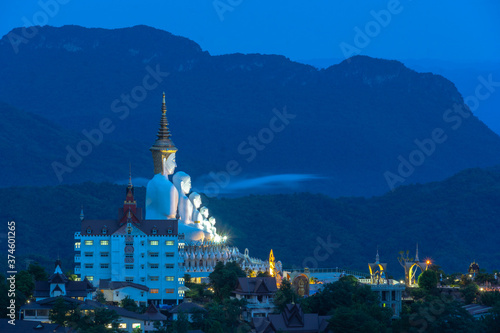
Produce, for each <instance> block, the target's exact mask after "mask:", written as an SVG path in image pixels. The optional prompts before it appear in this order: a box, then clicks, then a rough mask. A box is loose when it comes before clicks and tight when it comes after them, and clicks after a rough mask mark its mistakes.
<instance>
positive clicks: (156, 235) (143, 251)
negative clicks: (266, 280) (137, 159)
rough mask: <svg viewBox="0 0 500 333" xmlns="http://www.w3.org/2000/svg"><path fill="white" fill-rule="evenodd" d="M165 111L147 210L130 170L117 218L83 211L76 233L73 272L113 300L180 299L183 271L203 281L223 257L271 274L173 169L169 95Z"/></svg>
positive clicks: (168, 301) (155, 146)
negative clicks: (225, 231) (232, 239)
mask: <svg viewBox="0 0 500 333" xmlns="http://www.w3.org/2000/svg"><path fill="white" fill-rule="evenodd" d="M161 111H162V114H161V120H160V127H159V130H158V133H157V139H156V141H155V142H154V144H153V146H152V147H151V148H150V151H151V153H152V157H153V163H154V176H153V178H152V179H151V180H150V181H149V182H148V184H147V189H146V202H145V208H146V209H145V214H143V211H142V209H141V208H140V207H138V206H137V202H136V200H135V197H134V187H133V185H132V176H131V175H129V183H128V186H127V188H126V194H125V200H124V202H123V206H122V207H120V208H119V209H118V214H117V216H116V217H115V218H114V219H108V220H87V219H85V215H84V213H83V209H82V213H81V214H80V220H81V228H80V231H78V232H76V233H75V251H76V253H75V274H77V276H78V278H79V279H80V280H83V279H87V280H88V281H90V282H91V283H92V284H93V286H94V287H96V288H99V289H102V291H103V292H104V291H105V290H106V295H108V297H107V298H110V299H112V300H116V299H122V298H123V297H125V296H127V295H129V296H131V297H132V298H134V299H135V300H136V301H137V302H139V301H140V302H147V303H153V304H175V303H179V301H180V300H182V299H183V298H184V293H185V291H186V288H185V287H184V274H186V273H187V274H189V275H191V278H192V281H195V282H201V281H203V280H205V279H207V278H208V275H209V274H210V273H211V272H212V271H213V269H214V267H215V265H216V264H217V262H224V263H226V262H230V261H236V262H238V263H239V264H240V265H241V267H242V268H243V269H244V270H247V271H249V272H250V273H252V272H253V273H254V274H256V273H258V272H264V271H269V261H263V260H260V259H257V258H252V257H250V256H249V253H248V249H245V251H244V252H243V253H240V251H239V250H238V248H236V247H232V246H229V245H228V243H227V236H223V235H219V233H218V232H217V228H216V221H215V218H213V217H211V216H210V214H209V211H208V208H207V207H204V206H203V205H202V201H201V196H200V195H199V194H198V193H196V192H191V177H190V176H189V175H188V174H186V173H184V172H182V171H179V172H177V173H175V174H174V171H175V169H176V167H177V163H176V158H175V154H176V152H177V147H176V146H175V145H174V143H173V141H172V139H171V133H170V130H169V128H168V120H167V116H166V113H167V108H166V104H165V94H163V103H162V108H161ZM144 215H145V216H144ZM273 260H274V259H273ZM117 286H120V287H121V286H127V288H126V287H123V288H116V287H117ZM118 289H119V290H118ZM113 292H114V293H115V294H113ZM131 293H133V295H132V294H131ZM136 294H137V295H136ZM136 296H137V297H136Z"/></svg>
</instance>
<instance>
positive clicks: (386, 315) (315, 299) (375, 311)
mask: <svg viewBox="0 0 500 333" xmlns="http://www.w3.org/2000/svg"><path fill="white" fill-rule="evenodd" d="M301 305H302V308H303V310H304V312H310V313H318V314H319V315H321V316H325V315H332V317H331V319H330V324H329V328H330V329H331V330H332V331H334V332H351V331H352V332H365V331H366V332H379V331H384V330H386V329H387V328H388V327H389V325H390V318H391V317H392V310H391V309H389V308H382V307H381V306H380V304H379V299H378V295H377V294H376V293H375V292H373V291H372V290H371V288H370V287H369V286H367V285H363V284H361V283H358V281H357V279H356V278H355V277H353V276H345V277H342V278H340V279H339V281H337V282H333V283H327V284H325V285H323V288H322V289H321V290H320V291H319V292H317V293H316V294H315V295H313V296H310V297H307V298H304V299H302V301H301ZM365 323H368V324H367V325H365Z"/></svg>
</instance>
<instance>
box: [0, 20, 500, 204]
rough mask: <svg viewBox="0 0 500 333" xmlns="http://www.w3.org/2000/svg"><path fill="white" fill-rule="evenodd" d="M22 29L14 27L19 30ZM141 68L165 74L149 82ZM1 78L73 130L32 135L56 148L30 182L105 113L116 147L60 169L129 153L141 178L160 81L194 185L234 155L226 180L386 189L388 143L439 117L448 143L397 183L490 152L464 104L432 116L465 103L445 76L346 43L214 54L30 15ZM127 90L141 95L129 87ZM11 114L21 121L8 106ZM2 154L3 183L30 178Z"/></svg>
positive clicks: (159, 34) (135, 31)
mask: <svg viewBox="0 0 500 333" xmlns="http://www.w3.org/2000/svg"><path fill="white" fill-rule="evenodd" d="M19 29H20V28H19ZM19 29H18V30H13V31H14V32H16V33H21V30H19ZM152 73H156V74H158V73H162V74H161V75H164V76H159V79H158V80H156V81H154V80H153V79H151V78H152V77H153V76H154V75H153V74H152ZM167 73H168V75H167ZM148 75H149V81H147V82H148V83H149V84H150V85H154V83H158V84H157V85H156V86H155V88H154V89H150V90H148V89H145V88H144V82H145V81H144V80H145V78H146V77H147V76H148ZM157 76H158V75H157ZM0 77H2V79H1V80H0V100H1V101H3V102H5V103H7V104H9V105H11V106H13V107H15V108H17V109H21V110H24V111H26V112H31V113H34V114H37V115H39V116H42V117H43V118H45V119H48V120H49V121H50V122H52V123H54V125H58V126H61V127H62V128H65V129H67V130H69V131H72V132H73V134H72V136H73V137H75V138H78V139H77V140H76V141H75V140H73V141H71V140H70V141H65V142H63V143H65V144H63V145H61V146H62V147H63V148H62V149H61V148H60V147H59V148H57V151H52V152H47V150H50V149H51V148H50V147H41V148H40V149H41V151H33V152H32V154H34V155H36V156H39V157H40V158H41V157H43V156H46V155H56V156H55V157H54V159H53V160H52V161H48V162H44V163H45V164H44V165H43V166H41V167H40V170H39V173H40V175H41V176H40V177H38V179H39V180H37V182H36V183H35V185H43V184H47V185H48V184H57V183H58V182H59V179H58V177H56V175H55V173H54V170H53V168H52V165H51V162H53V161H57V162H58V163H61V164H64V161H65V158H66V156H67V151H66V149H65V146H66V145H69V144H70V143H71V144H72V145H73V146H72V148H73V149H76V148H75V146H74V145H75V142H76V144H77V143H78V142H79V140H86V138H85V136H84V135H83V134H82V131H83V130H86V131H92V130H93V129H96V128H99V124H100V122H101V121H102V120H103V119H110V121H112V124H113V125H114V126H115V129H114V130H113V131H112V132H111V133H108V134H106V135H104V142H109V143H110V144H113V145H114V146H113V148H104V147H105V146H104V145H100V146H99V147H94V150H93V152H92V154H91V155H90V156H89V157H85V158H84V159H83V162H82V163H84V164H85V165H86V167H85V168H87V167H89V166H91V168H92V169H93V170H94V172H87V171H85V168H80V167H79V168H74V170H73V171H72V172H71V173H66V174H64V177H63V178H64V179H63V183H78V182H84V181H89V180H94V181H110V182H114V181H116V180H118V179H123V178H125V177H124V175H125V176H126V175H127V174H128V164H129V162H131V163H132V168H133V170H134V176H137V177H144V178H151V176H152V167H151V163H150V156H149V151H148V148H149V146H150V145H151V144H152V142H153V141H154V138H155V133H156V131H157V126H158V120H159V116H160V101H161V92H162V91H165V92H166V93H167V108H168V114H167V116H168V119H169V122H170V130H171V132H172V135H173V140H174V142H175V143H176V145H177V147H178V148H179V152H178V161H179V164H180V165H182V167H183V171H186V172H187V173H189V174H190V175H191V176H192V177H193V181H194V183H197V184H200V185H199V186H198V187H201V188H204V184H206V183H207V181H210V180H212V181H213V179H212V178H213V177H211V176H210V175H211V174H216V173H218V172H223V171H224V170H225V169H226V165H227V163H228V162H230V161H233V160H235V161H237V162H238V163H239V164H240V165H241V166H242V172H241V174H240V175H238V176H237V177H234V179H235V180H239V179H240V178H253V177H259V176H266V175H274V174H288V173H292V174H297V173H303V174H313V175H320V176H322V177H324V179H323V180H322V181H312V182H309V183H307V184H306V183H305V184H304V185H303V187H301V188H300V190H301V191H312V192H322V193H326V194H329V195H331V196H339V195H364V196H371V195H376V194H382V193H384V192H386V191H387V190H388V189H389V188H390V186H389V185H388V183H387V180H386V178H385V177H384V174H385V172H387V171H389V172H392V173H394V174H397V169H398V166H399V164H400V160H399V159H398V158H399V156H402V157H404V158H405V159H408V157H409V155H410V154H411V153H412V152H413V151H414V150H415V149H418V148H419V147H418V146H416V144H415V140H419V141H423V140H425V139H428V138H432V131H433V130H434V129H436V128H442V129H443V131H445V134H446V135H447V138H448V139H447V140H446V142H445V143H443V144H440V145H437V148H436V150H435V153H433V154H432V155H431V156H427V157H426V159H425V163H423V165H421V166H418V167H416V168H415V170H414V172H413V173H412V174H411V175H410V176H409V177H405V179H404V182H398V184H397V185H399V184H407V183H416V182H428V181H435V180H440V179H444V178H446V177H449V176H451V175H452V174H454V173H456V172H458V171H460V170H463V169H465V168H470V167H487V166H493V165H499V164H500V155H499V154H498V153H497V152H498V151H500V137H498V135H496V134H494V133H493V132H492V131H491V130H489V129H488V128H487V127H486V126H485V125H484V124H483V123H481V122H480V121H479V120H478V119H477V118H476V117H475V116H473V115H472V116H469V117H468V118H467V119H465V118H464V119H462V122H461V125H460V127H459V129H458V130H453V129H450V127H451V125H454V123H450V122H446V121H445V120H443V116H444V114H445V112H447V110H448V109H452V108H453V105H454V104H458V105H463V99H462V96H461V95H460V94H459V93H458V91H457V90H456V88H455V86H454V85H453V83H451V82H450V81H448V80H446V79H444V78H443V77H441V76H436V75H433V74H428V73H423V74H422V73H417V72H415V71H413V70H410V69H408V68H406V67H405V66H404V65H403V64H401V63H400V62H398V61H394V60H381V59H373V58H369V57H364V56H356V57H353V58H350V59H348V60H345V61H343V62H342V63H340V64H337V65H333V66H331V67H329V68H327V69H323V70H317V69H315V68H314V67H312V66H309V65H304V64H300V63H296V62H293V61H291V60H289V59H288V58H286V57H284V56H279V55H260V54H248V55H244V54H231V55H218V56H211V55H210V53H209V52H207V51H203V50H202V49H201V48H200V47H199V45H197V44H196V43H195V42H193V41H190V40H189V39H187V38H184V37H178V36H175V35H172V34H171V33H168V32H164V31H162V30H158V29H154V28H149V27H146V26H136V27H132V28H124V29H114V30H107V29H98V28H95V29H87V28H81V27H78V26H71V27H66V26H64V27H61V28H53V27H40V28H39V30H38V34H37V35H36V36H34V37H33V38H31V39H29V40H28V42H27V43H26V44H20V45H19V52H18V53H17V54H16V53H15V52H14V50H13V48H12V46H11V45H10V43H9V40H8V38H7V37H6V36H4V37H3V38H2V39H1V40H0ZM141 87H142V89H143V90H144V91H145V95H144V96H143V97H144V98H142V97H141V96H140V92H141V91H142V90H141ZM134 93H135V96H139V97H141V98H139V99H140V101H138V100H137V99H133V98H132V97H131V96H133V95H134ZM127 96H129V97H128V98H129V100H128V101H129V102H127V100H126V99H125V98H126V97H127ZM117 106H119V107H126V108H127V110H128V111H127V112H128V113H127V114H126V117H124V118H123V119H121V117H122V116H123V115H125V113H120V112H115V111H117V108H116V107H117ZM285 109H286V112H288V113H289V114H292V115H295V116H296V118H294V119H292V120H291V121H290V123H289V124H286V126H285V128H284V129H283V130H282V131H279V132H272V133H271V134H272V137H271V139H269V138H268V139H269V140H268V141H270V142H268V143H266V144H262V142H261V141H260V140H259V142H260V145H261V147H262V146H263V147H264V148H261V149H258V148H257V147H258V146H255V152H256V154H257V155H256V158H255V159H253V160H252V161H251V162H247V161H246V159H247V155H244V154H241V153H240V149H239V147H240V145H242V144H246V145H247V147H250V146H251V145H252V143H251V140H252V139H251V138H252V137H257V138H259V134H261V136H262V135H264V134H265V133H264V132H266V131H267V130H266V129H269V128H270V127H269V125H270V121H271V120H272V119H273V117H275V115H276V113H275V112H274V111H273V110H278V111H280V112H283V110H285ZM122 110H123V109H122ZM11 123H12V125H11V126H14V127H18V128H19V129H18V130H19V131H21V132H22V131H25V130H26V129H23V128H22V126H21V127H20V125H19V124H18V121H16V120H14V119H12V120H11ZM262 133H264V134H262ZM267 134H269V132H267ZM43 136H44V133H43V132H40V133H37V134H36V136H34V134H33V136H32V137H29V133H28V136H27V138H26V141H27V142H26V143H25V144H29V141H30V140H35V139H40V138H41V139H42V141H43ZM264 138H265V137H264ZM266 142H267V141H266ZM7 149H10V148H9V147H7ZM107 149H113V151H108V150H107ZM127 150H129V153H124V151H127ZM94 155H95V156H94ZM107 155H109V156H107ZM12 156H14V157H13V158H12V159H11V160H10V161H9V162H8V163H10V164H12V165H14V167H13V168H12V171H11V172H10V173H9V174H4V175H0V184H3V186H6V185H15V184H14V183H13V182H12V180H13V179H17V180H18V181H19V183H17V184H18V185H23V184H24V185H30V182H33V181H32V180H28V179H26V178H25V177H22V175H21V174H19V173H16V172H15V170H16V169H17V166H18V165H21V164H23V163H25V160H24V159H23V157H22V155H21V154H17V155H16V154H15V152H14V153H12ZM104 161H105V162H106V163H104ZM4 163H6V162H4ZM82 165H83V164H82ZM92 173H94V174H98V175H100V176H99V178H93V176H92ZM2 177H3V178H2ZM259 190H262V189H255V192H258V191H259Z"/></svg>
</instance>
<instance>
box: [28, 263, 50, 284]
mask: <svg viewBox="0 0 500 333" xmlns="http://www.w3.org/2000/svg"><path fill="white" fill-rule="evenodd" d="M28 272H29V273H30V274H31V275H32V276H33V279H34V280H35V281H47V280H48V279H49V274H47V272H46V271H45V267H43V266H41V265H40V264H38V263H37V262H35V263H31V264H30V265H29V266H28Z"/></svg>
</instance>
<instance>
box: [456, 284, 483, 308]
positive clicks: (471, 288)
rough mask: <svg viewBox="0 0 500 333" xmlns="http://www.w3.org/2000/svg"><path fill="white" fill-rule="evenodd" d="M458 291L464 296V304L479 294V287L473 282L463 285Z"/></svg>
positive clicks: (470, 301) (469, 302)
mask: <svg viewBox="0 0 500 333" xmlns="http://www.w3.org/2000/svg"><path fill="white" fill-rule="evenodd" d="M460 292H461V293H462V296H463V297H464V302H465V304H471V303H473V302H474V301H475V300H476V297H477V296H478V294H479V287H478V286H477V284H475V283H469V284H467V285H466V286H465V287H463V288H460Z"/></svg>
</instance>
